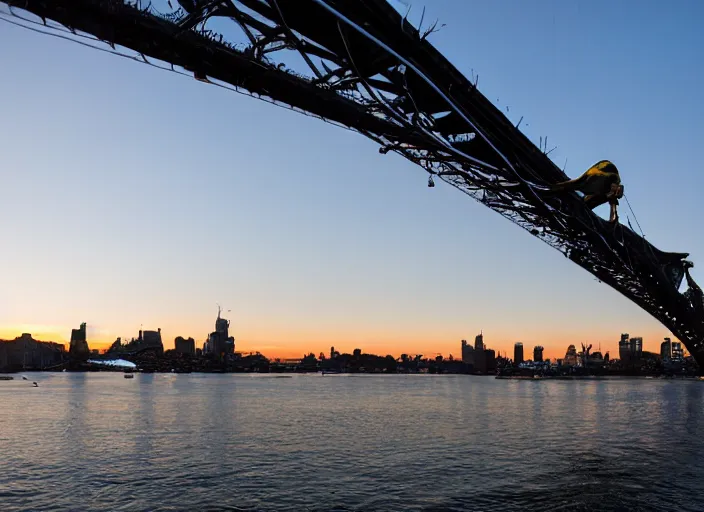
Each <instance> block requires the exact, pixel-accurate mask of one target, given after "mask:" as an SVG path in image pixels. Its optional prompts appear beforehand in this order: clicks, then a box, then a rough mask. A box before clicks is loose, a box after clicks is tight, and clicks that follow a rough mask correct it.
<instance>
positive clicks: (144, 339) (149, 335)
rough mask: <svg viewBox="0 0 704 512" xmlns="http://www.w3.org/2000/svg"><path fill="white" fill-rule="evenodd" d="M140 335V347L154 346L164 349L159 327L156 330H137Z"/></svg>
mask: <svg viewBox="0 0 704 512" xmlns="http://www.w3.org/2000/svg"><path fill="white" fill-rule="evenodd" d="M139 333H140V336H141V347H140V348H155V349H157V350H160V351H161V352H163V351H164V343H163V342H162V341H161V327H159V328H158V329H157V330H156V331H144V332H142V331H139Z"/></svg>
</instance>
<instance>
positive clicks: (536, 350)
mask: <svg viewBox="0 0 704 512" xmlns="http://www.w3.org/2000/svg"><path fill="white" fill-rule="evenodd" d="M533 361H535V362H536V363H542V362H543V347H541V346H540V345H537V346H535V347H533Z"/></svg>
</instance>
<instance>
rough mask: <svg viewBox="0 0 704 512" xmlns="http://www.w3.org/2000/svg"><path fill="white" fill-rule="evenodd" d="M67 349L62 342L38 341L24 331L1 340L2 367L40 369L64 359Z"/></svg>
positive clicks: (0, 358) (0, 367)
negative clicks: (7, 339) (10, 338)
mask: <svg viewBox="0 0 704 512" xmlns="http://www.w3.org/2000/svg"><path fill="white" fill-rule="evenodd" d="M65 351H66V348H65V347H64V345H62V344H59V343H54V342H51V341H38V340H35V339H34V338H33V337H32V335H31V334H29V333H23V334H22V336H19V337H17V338H15V339H14V340H11V341H2V340H0V369H14V370H21V369H25V370H30V369H36V370H39V369H42V368H47V367H50V366H55V365H57V364H60V363H62V362H63V361H64V357H65V353H66V352H65ZM86 357H87V354H86Z"/></svg>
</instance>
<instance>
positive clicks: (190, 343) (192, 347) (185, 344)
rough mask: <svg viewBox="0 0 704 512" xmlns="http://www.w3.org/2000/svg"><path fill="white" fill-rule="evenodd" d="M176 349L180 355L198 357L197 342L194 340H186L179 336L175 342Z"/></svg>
mask: <svg viewBox="0 0 704 512" xmlns="http://www.w3.org/2000/svg"><path fill="white" fill-rule="evenodd" d="M174 349H175V350H176V352H178V353H179V354H188V355H192V356H194V355H196V341H195V340H194V339H193V338H188V339H185V338H184V337H183V336H178V337H177V338H176V339H175V340H174Z"/></svg>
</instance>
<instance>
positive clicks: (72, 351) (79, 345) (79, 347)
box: [68, 322, 90, 359]
mask: <svg viewBox="0 0 704 512" xmlns="http://www.w3.org/2000/svg"><path fill="white" fill-rule="evenodd" d="M68 353H69V356H70V357H71V359H88V356H89V355H90V349H89V348H88V341H87V338H86V323H85V322H83V323H82V324H81V326H80V327H79V328H78V329H71V344H70V345H69V349H68Z"/></svg>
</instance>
